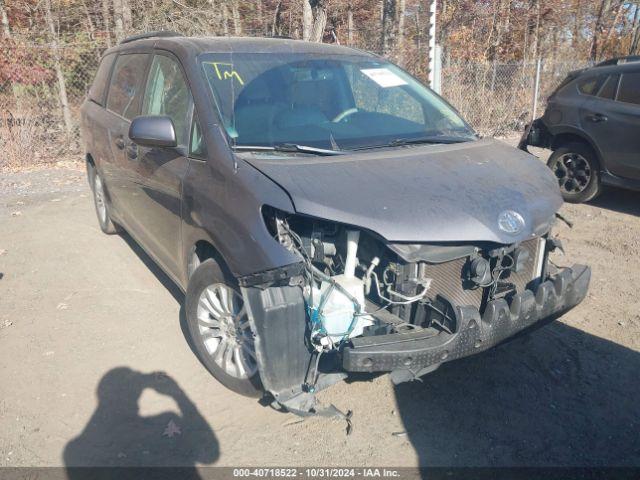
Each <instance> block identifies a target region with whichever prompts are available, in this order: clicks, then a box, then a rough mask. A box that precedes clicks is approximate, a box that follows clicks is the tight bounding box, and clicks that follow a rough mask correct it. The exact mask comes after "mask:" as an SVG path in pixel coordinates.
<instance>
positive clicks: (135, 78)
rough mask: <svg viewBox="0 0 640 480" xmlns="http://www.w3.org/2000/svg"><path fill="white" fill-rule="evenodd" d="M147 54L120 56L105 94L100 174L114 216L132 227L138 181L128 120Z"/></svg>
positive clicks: (135, 108)
mask: <svg viewBox="0 0 640 480" xmlns="http://www.w3.org/2000/svg"><path fill="white" fill-rule="evenodd" d="M149 57H150V55H149V54H146V53H132V54H123V55H119V56H118V58H117V60H116V64H115V66H114V69H113V74H112V75H111V83H110V85H109V90H108V94H107V102H106V106H107V110H108V112H109V113H108V114H107V130H108V142H107V143H108V149H109V151H110V153H111V155H110V159H109V162H108V163H105V164H104V165H103V175H104V177H105V182H106V184H107V189H108V192H109V195H110V197H111V203H112V205H113V208H115V209H116V211H117V217H118V219H119V220H121V221H123V222H124V223H125V225H126V226H127V227H128V228H129V229H130V230H134V234H135V219H134V218H133V217H132V216H131V210H132V202H133V201H134V198H133V192H134V188H135V185H136V183H137V181H136V176H137V171H136V170H137V166H136V163H135V160H136V159H135V145H133V144H132V142H131V140H130V139H129V135H128V133H129V125H130V124H131V120H132V119H133V118H134V117H135V116H137V115H139V114H140V105H141V104H142V93H143V88H144V75H145V72H146V68H147V65H148V61H149Z"/></svg>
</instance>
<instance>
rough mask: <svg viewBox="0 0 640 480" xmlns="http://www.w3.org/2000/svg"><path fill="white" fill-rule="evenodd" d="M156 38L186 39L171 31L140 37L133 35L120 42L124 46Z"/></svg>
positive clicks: (141, 35) (160, 31) (150, 33)
mask: <svg viewBox="0 0 640 480" xmlns="http://www.w3.org/2000/svg"><path fill="white" fill-rule="evenodd" d="M156 37H184V35H182V34H181V33H178V32H172V31H171V30H159V31H157V32H145V33H139V34H138V35H132V36H130V37H127V38H125V39H124V40H122V41H121V42H120V45H122V44H123V43H130V42H135V41H136V40H142V39H144V38H156Z"/></svg>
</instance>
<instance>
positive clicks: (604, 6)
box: [589, 0, 611, 61]
mask: <svg viewBox="0 0 640 480" xmlns="http://www.w3.org/2000/svg"><path fill="white" fill-rule="evenodd" d="M609 10H611V0H601V1H600V7H599V8H598V14H597V16H596V22H595V26H594V28H593V37H592V38H591V48H590V49H589V58H590V59H591V60H593V61H595V60H597V59H598V56H599V55H600V51H599V48H600V37H601V36H602V35H603V34H604V25H605V19H606V16H607V15H608V14H609Z"/></svg>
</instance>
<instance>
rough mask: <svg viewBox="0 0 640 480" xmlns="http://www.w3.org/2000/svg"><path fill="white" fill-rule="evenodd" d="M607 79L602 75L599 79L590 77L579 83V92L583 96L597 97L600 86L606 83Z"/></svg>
mask: <svg viewBox="0 0 640 480" xmlns="http://www.w3.org/2000/svg"><path fill="white" fill-rule="evenodd" d="M604 79H605V77H604V76H603V75H600V76H598V77H589V78H585V79H583V80H580V81H579V82H578V90H579V91H580V93H582V94H583V95H595V94H596V92H597V91H598V90H599V89H600V86H601V85H602V83H603V82H604Z"/></svg>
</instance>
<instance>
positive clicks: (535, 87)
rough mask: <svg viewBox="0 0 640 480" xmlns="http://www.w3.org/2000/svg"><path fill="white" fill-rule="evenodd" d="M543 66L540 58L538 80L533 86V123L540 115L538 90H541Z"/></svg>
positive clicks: (536, 79) (537, 66) (537, 70)
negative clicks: (541, 70)
mask: <svg viewBox="0 0 640 480" xmlns="http://www.w3.org/2000/svg"><path fill="white" fill-rule="evenodd" d="M541 66H542V60H541V59H539V58H538V61H537V62H536V78H535V81H534V84H533V109H532V110H533V111H532V112H531V121H532V122H533V121H534V120H535V119H536V116H537V114H538V90H540V67H541Z"/></svg>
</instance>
